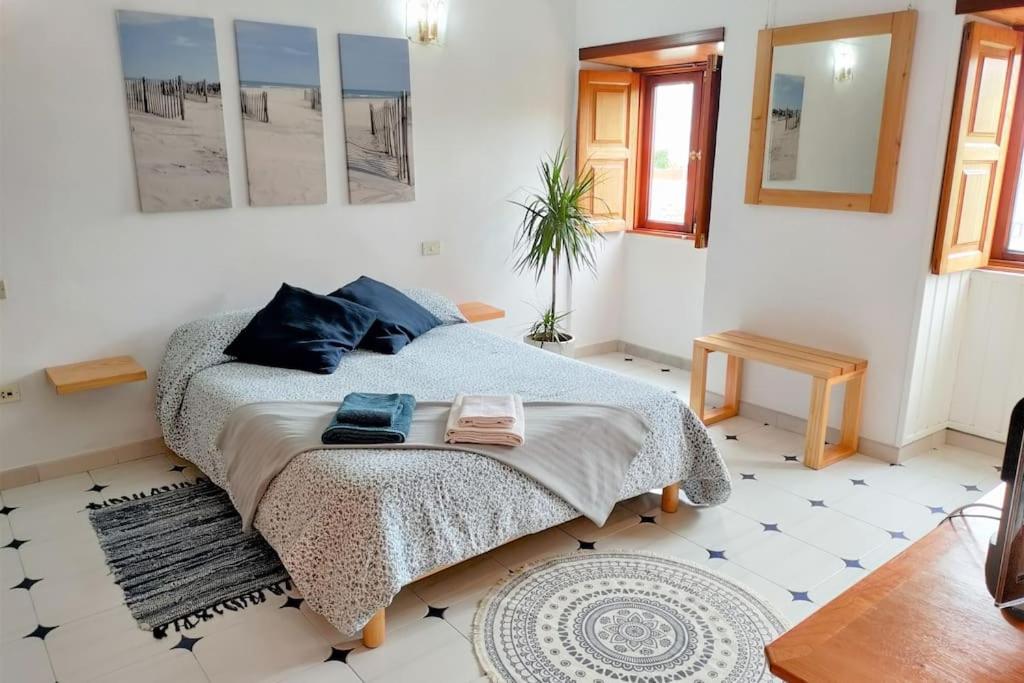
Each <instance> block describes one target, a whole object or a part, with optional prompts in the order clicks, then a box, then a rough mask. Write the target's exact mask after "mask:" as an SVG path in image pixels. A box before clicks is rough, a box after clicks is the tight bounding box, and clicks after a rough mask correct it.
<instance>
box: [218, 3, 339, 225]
mask: <svg viewBox="0 0 1024 683" xmlns="http://www.w3.org/2000/svg"><path fill="white" fill-rule="evenodd" d="M235 44H236V46H237V50H238V80H239V81H240V85H241V100H242V128H243V130H244V135H245V162H246V168H247V170H248V176H249V203H250V204H251V205H253V206H280V205H289V204H323V203H324V202H326V201H327V178H326V175H325V172H324V123H323V113H322V110H321V100H320V62H319V58H318V51H317V40H316V29H315V28H306V27H302V26H285V25H283V24H266V23H262V22H257V21H236V22H235Z"/></svg>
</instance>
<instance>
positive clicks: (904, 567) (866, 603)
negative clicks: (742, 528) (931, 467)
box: [765, 487, 1024, 683]
mask: <svg viewBox="0 0 1024 683" xmlns="http://www.w3.org/2000/svg"><path fill="white" fill-rule="evenodd" d="M1002 491H1003V488H1002V487H1000V488H999V489H997V491H994V492H993V493H992V494H989V495H988V496H986V497H985V499H984V501H985V502H989V503H993V504H997V505H1000V504H1002ZM979 514H985V511H984V510H982V511H981V512H979ZM996 528H997V523H996V522H994V521H989V520H983V519H967V520H965V519H961V520H956V521H954V523H953V524H952V525H950V524H949V523H948V522H947V523H945V524H943V525H942V527H940V528H938V529H935V530H934V531H932V532H931V533H929V534H928V535H927V536H925V537H924V538H922V539H921V540H919V541H917V542H916V543H914V544H912V545H911V546H910V547H909V548H908V549H907V550H905V551H904V552H903V553H901V554H900V555H898V556H897V557H895V558H894V559H892V560H890V561H889V562H888V563H887V564H885V565H883V566H882V567H880V568H879V569H877V570H876V571H875V572H873V573H872V574H871V575H870V576H868V577H866V578H864V579H862V580H861V581H860V582H859V583H857V584H856V585H854V586H853V587H851V588H850V589H849V590H847V591H846V592H845V593H843V594H842V595H840V596H839V597H838V598H836V599H835V600H833V601H832V602H830V603H828V604H827V605H825V606H824V607H822V608H821V609H820V610H818V611H817V612H816V613H814V614H813V615H811V616H810V617H808V618H807V619H806V620H804V621H803V622H801V623H800V624H799V625H797V626H796V627H795V628H793V629H792V630H790V631H788V632H787V633H785V634H783V635H782V636H780V637H779V638H778V639H777V640H775V642H773V643H772V644H771V645H769V646H768V647H767V648H766V649H765V651H766V653H767V655H768V661H769V663H770V665H771V670H772V673H774V674H775V675H777V676H779V677H781V678H782V679H784V680H786V681H801V682H803V681H807V682H812V681H829V682H832V681H835V682H840V681H851V682H852V681H857V682H858V683H860V682H862V681H872V682H873V683H875V682H880V681H900V682H901V683H902V682H904V681H913V682H914V683H917V682H918V681H943V682H947V681H949V682H953V681H955V682H956V683H967V682H971V681H985V682H986V683H995V682H997V681H999V682H1007V683H1009V682H1010V681H1015V682H1017V683H1021V682H1022V681H1024V623H1022V622H1018V621H1013V620H1011V619H1009V618H1008V617H1005V616H1004V615H1003V614H1002V613H1001V612H1000V611H999V610H998V609H996V608H995V606H994V604H993V600H992V596H991V595H990V594H989V592H988V590H987V589H986V587H985V555H986V553H987V552H988V542H989V539H990V538H991V536H992V534H993V533H995V531H996Z"/></svg>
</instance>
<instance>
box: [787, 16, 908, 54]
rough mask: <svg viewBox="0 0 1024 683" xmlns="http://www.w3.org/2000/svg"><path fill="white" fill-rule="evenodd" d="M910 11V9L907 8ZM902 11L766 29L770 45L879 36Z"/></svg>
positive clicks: (891, 24)
mask: <svg viewBox="0 0 1024 683" xmlns="http://www.w3.org/2000/svg"><path fill="white" fill-rule="evenodd" d="M908 11H910V10H908ZM897 14H903V12H887V13H885V14H872V15H869V16H864V17H853V18H851V19H834V20H832V21H821V22H818V23H815V24H799V25H797V26H782V27H779V28H774V29H768V30H769V31H771V32H772V45H773V46H774V45H800V44H803V43H819V42H824V41H826V40H841V39H843V38H860V37H862V36H879V35H883V34H885V33H892V32H893V18H894V17H895V15H897Z"/></svg>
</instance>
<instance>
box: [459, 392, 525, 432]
mask: <svg viewBox="0 0 1024 683" xmlns="http://www.w3.org/2000/svg"><path fill="white" fill-rule="evenodd" d="M515 423H516V401H515V396H513V395H512V394H503V395H500V396H485V395H472V396H465V395H463V396H462V409H461V410H460V411H459V427H511V426H512V425H514V424H515Z"/></svg>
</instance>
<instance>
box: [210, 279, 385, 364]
mask: <svg viewBox="0 0 1024 683" xmlns="http://www.w3.org/2000/svg"><path fill="white" fill-rule="evenodd" d="M374 320H376V317H375V316H374V314H373V311H371V310H369V309H367V308H364V307H362V306H360V305H358V304H355V303H352V302H351V301H345V300H343V299H336V298H333V297H329V296H321V295H319V294H313V293H312V292H307V291H306V290H304V289H299V288H298V287H292V286H291V285H288V284H282V285H281V289H279V290H278V292H277V294H275V295H274V298H273V299H271V301H270V303H269V304H267V305H266V306H265V307H264V308H263V309H262V310H260V311H259V312H258V313H257V314H256V315H255V317H253V319H252V320H251V321H250V322H249V324H248V325H246V326H245V329H243V330H242V331H241V332H239V333H238V336H237V337H235V340H234V341H233V342H231V343H230V344H229V345H228V347H227V348H226V349H224V353H225V354H227V355H229V356H234V357H235V358H237V359H238V360H240V361H243V362H246V363H255V364H256V365H269V366H271V367H275V368H290V369H293V370H306V371H308V372H315V373H318V374H321V375H329V374H330V373H332V372H334V370H335V369H336V368H337V367H338V363H339V362H340V361H341V357H342V356H344V355H345V354H346V353H348V352H349V351H351V350H352V349H354V348H356V346H358V344H359V342H360V341H361V340H362V338H363V337H364V336H365V335H366V333H367V331H368V330H369V329H370V327H371V326H372V325H373V322H374Z"/></svg>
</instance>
